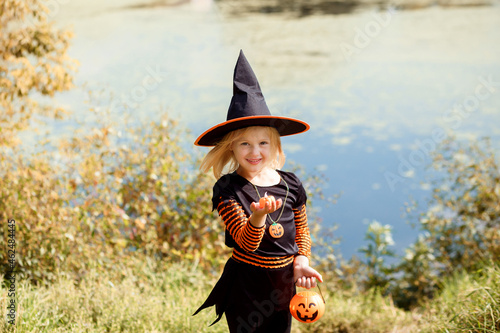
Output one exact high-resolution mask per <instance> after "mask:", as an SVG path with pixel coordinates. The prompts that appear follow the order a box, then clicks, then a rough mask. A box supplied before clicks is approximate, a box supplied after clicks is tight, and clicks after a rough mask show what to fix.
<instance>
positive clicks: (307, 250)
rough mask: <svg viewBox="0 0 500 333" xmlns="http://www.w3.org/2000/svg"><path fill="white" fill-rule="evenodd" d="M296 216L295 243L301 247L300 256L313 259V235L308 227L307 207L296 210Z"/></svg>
mask: <svg viewBox="0 0 500 333" xmlns="http://www.w3.org/2000/svg"><path fill="white" fill-rule="evenodd" d="M293 214H294V216H295V230H296V232H295V243H297V246H298V247H299V254H301V255H304V256H306V257H308V258H310V257H311V235H310V233H309V226H308V225H307V213H306V205H302V206H301V207H300V208H297V209H294V210H293Z"/></svg>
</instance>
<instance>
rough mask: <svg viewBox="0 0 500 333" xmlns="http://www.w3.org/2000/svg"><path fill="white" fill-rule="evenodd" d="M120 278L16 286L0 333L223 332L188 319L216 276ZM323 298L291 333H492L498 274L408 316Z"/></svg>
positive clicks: (206, 318) (460, 283)
mask: <svg viewBox="0 0 500 333" xmlns="http://www.w3.org/2000/svg"><path fill="white" fill-rule="evenodd" d="M127 267H128V268H127ZM121 275H122V278H120V279H116V278H115V279H112V278H110V276H114V275H112V274H106V273H105V274H103V273H99V271H98V270H96V269H91V270H89V271H88V272H87V274H86V275H85V278H83V279H82V280H81V281H79V283H75V281H73V280H70V279H68V278H62V277H61V278H59V279H58V280H57V281H56V282H55V283H53V284H50V285H48V286H39V287H36V286H33V285H30V284H28V283H27V282H24V281H18V283H17V286H16V292H17V296H18V298H17V305H18V312H17V318H16V325H15V326H12V325H10V324H8V323H6V321H5V320H2V321H1V322H0V331H1V332H14V331H15V332H183V333H186V332H213V333H221V332H227V328H226V324H225V320H221V321H220V322H219V323H218V324H216V325H214V326H213V327H210V328H209V327H208V325H209V324H210V323H211V322H212V321H213V320H214V318H215V312H214V310H213V309H210V310H204V311H202V312H201V313H200V314H198V315H197V316H195V317H193V316H192V313H193V312H194V311H195V310H196V308H197V307H198V306H199V305H200V304H201V303H202V302H203V301H204V299H205V297H206V296H207V295H208V293H209V291H210V290H211V287H212V285H213V284H214V283H215V281H216V279H217V278H218V276H207V275H205V274H203V273H202V271H201V269H199V268H198V267H196V266H195V265H192V264H186V263H184V264H162V265H161V266H160V265H158V264H157V263H155V262H154V261H152V260H150V259H144V260H142V261H139V260H138V261H137V262H135V263H133V264H128V265H126V266H125V268H123V270H122V272H121ZM323 289H324V288H323ZM323 293H324V295H325V299H326V312H325V315H324V316H323V318H321V319H320V320H319V321H318V322H316V323H313V324H302V323H299V322H297V321H295V320H294V323H293V329H292V332H294V333H300V332H321V333H329V332H338V333H351V332H356V333H357V332H363V333H379V332H380V333H382V332H387V333H389V332H391V333H410V332H498V331H500V307H499V302H500V269H498V268H487V269H484V270H483V271H481V272H478V273H477V274H473V275H467V274H461V275H457V276H455V277H454V278H453V279H449V280H447V281H446V282H445V286H444V288H443V291H442V293H441V294H440V295H439V296H438V297H436V299H435V300H433V301H432V302H431V303H429V304H427V305H426V306H425V307H422V308H421V309H418V311H413V312H408V311H403V310H401V309H398V308H396V307H395V306H394V305H393V304H392V302H391V299H390V298H389V297H384V296H381V295H380V294H379V293H377V292H375V291H372V292H369V293H360V294H350V293H348V292H346V291H344V292H342V291H335V290H329V291H327V290H323ZM0 295H1V298H0V313H1V315H2V317H3V318H5V316H6V306H7V301H8V298H7V290H6V289H5V287H3V288H2V290H1V294H0Z"/></svg>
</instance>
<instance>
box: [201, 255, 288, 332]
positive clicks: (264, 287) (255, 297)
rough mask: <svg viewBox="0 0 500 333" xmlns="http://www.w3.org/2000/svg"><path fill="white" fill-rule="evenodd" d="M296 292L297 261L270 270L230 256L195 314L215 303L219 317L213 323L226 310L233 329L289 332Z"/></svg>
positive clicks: (240, 330)
mask: <svg viewBox="0 0 500 333" xmlns="http://www.w3.org/2000/svg"><path fill="white" fill-rule="evenodd" d="M294 295H295V285H294V283H293V264H290V265H288V266H285V267H283V268H272V269H270V268H262V267H257V266H254V265H249V264H246V263H240V262H237V261H235V260H234V259H232V258H230V259H229V260H228V261H227V263H226V266H225V267H224V271H223V273H222V276H221V277H220V279H219V281H218V282H217V284H216V285H215V287H214V288H213V290H212V292H211V293H210V295H209V296H208V298H207V300H206V301H205V302H204V303H203V305H202V306H201V307H200V308H199V309H198V310H196V312H195V313H194V315H196V314H197V313H198V312H200V311H201V310H203V309H205V308H208V307H211V306H213V305H215V311H216V314H217V319H216V320H215V321H214V322H213V323H212V325H213V324H215V323H216V322H218V321H219V320H220V319H221V317H222V314H223V313H225V314H226V320H227V323H228V326H229V331H230V332H237V333H257V332H273V333H289V332H290V330H291V326H292V325H291V322H292V316H291V314H290V310H289V304H290V300H291V299H292V297H293V296H294ZM210 326H211V325H210Z"/></svg>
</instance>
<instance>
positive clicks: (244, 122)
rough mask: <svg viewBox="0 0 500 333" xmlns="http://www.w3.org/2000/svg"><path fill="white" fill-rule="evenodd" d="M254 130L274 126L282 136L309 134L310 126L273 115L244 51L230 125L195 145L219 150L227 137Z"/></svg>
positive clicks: (209, 133) (210, 132)
mask: <svg viewBox="0 0 500 333" xmlns="http://www.w3.org/2000/svg"><path fill="white" fill-rule="evenodd" d="M250 126H271V127H274V128H276V129H277V130H278V133H279V134H280V136H286V135H293V134H299V133H302V132H305V131H307V130H308V129H309V127H310V126H309V125H308V124H307V123H305V122H303V121H301V120H298V119H293V118H288V117H278V116H273V115H271V112H270V111H269V108H268V107H267V104H266V101H265V99H264V95H263V94H262V91H261V90H260V85H259V82H258V81H257V77H256V76H255V73H254V72H253V70H252V67H250V64H249V63H248V61H247V59H246V58H245V55H244V54H243V51H240V55H239V57H238V61H237V62H236V67H235V68H234V77H233V97H232V99H231V104H230V105H229V110H228V111H227V118H226V121H225V122H223V123H220V124H218V125H215V126H213V127H211V128H209V129H208V130H206V131H205V132H204V133H203V134H201V135H200V136H199V137H198V139H196V141H195V142H194V144H195V145H197V146H207V147H210V146H215V145H216V144H217V142H218V141H220V140H221V139H222V138H223V137H224V135H226V134H227V133H229V132H231V131H234V130H237V129H240V128H244V127H250Z"/></svg>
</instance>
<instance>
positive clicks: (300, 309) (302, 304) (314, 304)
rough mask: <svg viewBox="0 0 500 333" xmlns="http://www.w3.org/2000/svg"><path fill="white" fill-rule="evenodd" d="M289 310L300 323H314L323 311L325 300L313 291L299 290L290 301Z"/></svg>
mask: <svg viewBox="0 0 500 333" xmlns="http://www.w3.org/2000/svg"><path fill="white" fill-rule="evenodd" d="M290 312H291V314H292V316H293V317H294V318H295V319H297V320H298V321H300V322H302V323H308V324H309V323H314V322H315V321H317V320H319V319H320V318H321V317H322V316H323V314H324V313H325V302H324V301H323V298H322V297H321V296H320V295H319V294H318V293H316V292H314V291H301V292H299V293H297V294H296V295H295V296H293V298H292V300H291V301H290Z"/></svg>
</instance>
